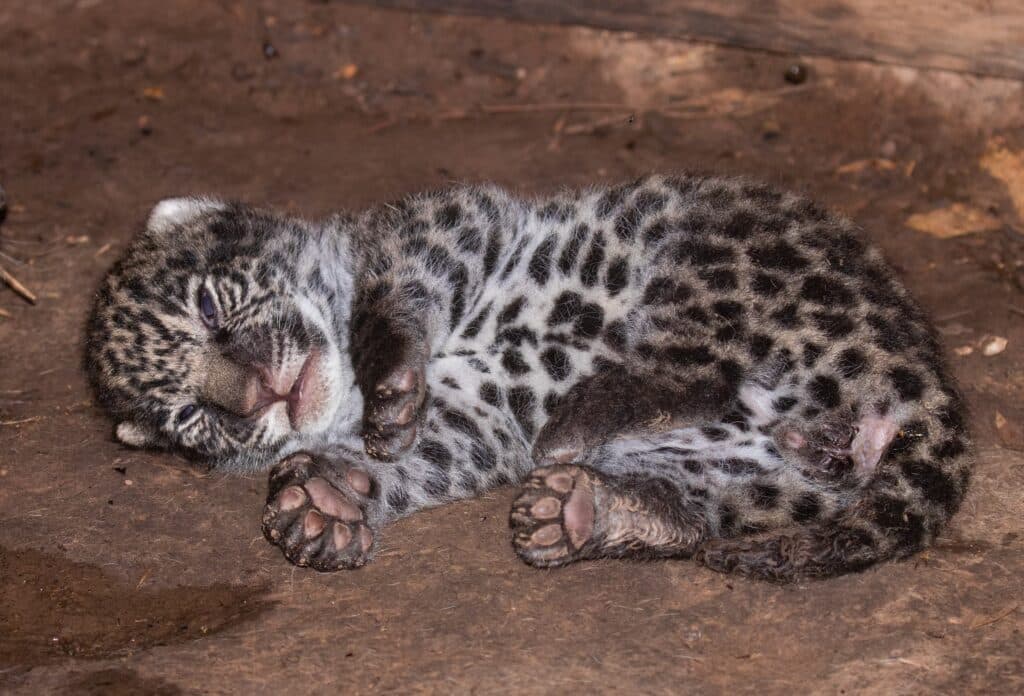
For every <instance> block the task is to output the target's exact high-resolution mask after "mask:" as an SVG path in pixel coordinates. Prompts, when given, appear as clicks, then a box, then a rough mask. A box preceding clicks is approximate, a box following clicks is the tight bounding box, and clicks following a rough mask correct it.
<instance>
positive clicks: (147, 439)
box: [114, 421, 157, 447]
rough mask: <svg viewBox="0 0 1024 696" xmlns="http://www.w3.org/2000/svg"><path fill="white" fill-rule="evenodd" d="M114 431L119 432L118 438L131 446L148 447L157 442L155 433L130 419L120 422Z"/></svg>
mask: <svg viewBox="0 0 1024 696" xmlns="http://www.w3.org/2000/svg"><path fill="white" fill-rule="evenodd" d="M114 432H115V433H116V434H117V439H118V440H120V441H121V442H123V443H124V444H126V445H128V446H129V447H146V446H148V445H153V444H156V442H157V440H156V438H155V437H154V436H153V433H151V432H150V431H149V430H148V429H146V428H144V427H142V426H139V425H136V424H135V423H132V422H130V421H124V422H122V423H118V424H117V428H116V429H115V430H114Z"/></svg>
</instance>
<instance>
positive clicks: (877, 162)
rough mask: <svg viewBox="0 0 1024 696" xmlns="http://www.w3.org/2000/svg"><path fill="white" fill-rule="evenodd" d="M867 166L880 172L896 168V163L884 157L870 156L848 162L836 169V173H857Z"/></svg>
mask: <svg viewBox="0 0 1024 696" xmlns="http://www.w3.org/2000/svg"><path fill="white" fill-rule="evenodd" d="M868 167H872V168H873V169H877V170H878V171H880V172H888V171H891V170H893V169H895V168H896V163H895V162H893V161H892V160H889V159H885V158H884V157H871V158H869V159H861V160H855V161H853V162H848V163H846V164H844V165H843V166H841V167H839V168H838V169H836V174H858V173H860V172H862V171H864V170H865V169H867V168H868Z"/></svg>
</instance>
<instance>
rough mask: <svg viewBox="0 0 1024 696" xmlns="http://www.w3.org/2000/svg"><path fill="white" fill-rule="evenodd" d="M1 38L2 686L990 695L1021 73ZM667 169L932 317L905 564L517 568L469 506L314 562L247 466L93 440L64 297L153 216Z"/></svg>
mask: <svg viewBox="0 0 1024 696" xmlns="http://www.w3.org/2000/svg"><path fill="white" fill-rule="evenodd" d="M0 45H3V46H4V47H5V48H4V60H3V63H2V64H0V85H2V86H3V90H2V91H3V93H4V98H5V101H6V104H5V106H4V112H3V117H2V121H0V186H2V187H3V189H2V190H3V192H4V194H5V196H6V205H7V213H6V219H3V220H2V227H0V269H2V270H3V271H4V272H5V273H6V274H7V275H5V276H4V277H5V284H4V286H0V507H2V512H0V690H3V691H5V692H11V693H26V694H27V693H41V692H58V693H60V692H66V693H103V694H111V693H115V694H116V693H154V694H178V693H236V692H239V691H245V690H249V691H256V692H262V691H269V690H271V689H290V690H298V691H300V692H302V691H322V690H328V689H332V688H347V689H353V690H357V691H358V690H368V689H379V690H382V691H389V690H390V691H401V692H419V691H430V690H445V691H458V692H489V691H495V690H504V691H509V690H518V691H522V692H526V693H543V692H548V691H553V690H559V689H567V688H574V689H577V688H578V689H584V688H590V689H593V690H598V691H604V690H619V689H622V688H629V689H631V690H633V691H637V692H645V693H669V692H677V691H678V690H680V689H681V688H682V686H681V685H690V686H692V688H693V689H694V690H698V691H701V692H706V693H718V692H723V693H725V692H729V693H732V692H737V691H739V692H745V691H755V690H756V691H758V692H759V693H776V692H779V693H781V692H787V691H791V690H793V689H794V688H800V689H803V690H807V689H810V690H815V691H820V692H827V693H836V692H846V693H856V692H864V691H875V692H893V693H904V692H915V693H917V692H921V691H932V690H941V691H954V690H955V691H965V690H977V691H985V692H989V693H1017V692H1020V691H1021V690H1022V689H1024V658H1022V657H1021V656H1022V655H1024V637H1022V635H1021V628H1022V617H1024V591H1022V589H1021V583H1020V580H1019V577H1020V575H1021V573H1022V572H1024V554H1022V553H1021V552H1022V547H1024V538H1022V534H1024V522H1022V520H1024V503H1022V502H1021V495H1020V492H1021V491H1022V490H1024V466H1022V464H1024V455H1022V452H1024V407H1022V406H1021V404H1022V403H1024V378H1022V376H1021V375H1022V371H1021V362H1022V360H1024V358H1022V357H1021V356H1022V354H1021V351H1020V346H1021V345H1024V260H1022V259H1024V235H1022V231H1024V106H1022V105H1024V86H1022V84H1021V83H1020V82H1015V81H1013V80H1007V79H997V78H983V77H976V76H969V75H963V74H957V73H951V72H942V71H935V70H918V69H913V68H907V67H897V66H886V65H879V64H873V63H868V62H849V61H833V60H829V59H825V58H816V57H812V56H796V55H778V54H768V53H761V52H757V51H751V50H741V49H735V48H727V47H713V46H709V45H706V44H699V43H689V42H682V41H672V40H667V39H664V38H654V37H647V36H638V35H633V34H625V33H610V32H602V31H599V30H595V29H586V28H574V27H553V26H544V25H527V24H521V23H513V22H506V21H503V20H499V19H475V18H467V17H447V16H442V15H428V14H416V13H408V12H398V11H387V10H378V9H370V8H366V7H363V6H357V5H348V4H345V3H312V2H299V1H297V0H296V1H293V2H287V3H269V2H266V3H258V2H253V3H230V2H224V3H202V2H198V1H196V0H180V1H178V2H175V3H165V4H158V5H153V6H149V5H148V4H147V5H146V6H144V7H143V6H142V4H141V3H132V2H128V1H127V0H109V1H105V2H104V1H96V0H88V1H85V0H82V1H78V2H63V3H52V4H50V3H43V4H39V5H38V6H28V7H17V8H15V7H13V6H12V7H5V8H2V9H0ZM681 169H685V170H690V171H700V172H708V173H715V174H722V175H746V176H750V177H753V178H756V179H759V180H764V181H767V182H769V183H771V184H773V185H775V186H778V187H780V188H783V189H790V190H796V191H799V192H802V193H804V194H807V195H809V196H810V197H811V198H813V199H815V200H817V201H819V202H821V203H823V204H824V205H826V206H827V207H829V208H832V209H836V210H838V211H840V212H841V213H843V214H845V215H847V216H849V217H850V218H852V219H853V220H854V221H855V222H856V223H858V225H860V226H862V227H863V228H864V229H865V233H866V236H867V237H868V238H869V239H870V240H871V241H872V242H874V243H875V244H876V245H877V246H879V247H880V248H881V250H882V252H883V253H884V254H885V256H886V258H887V259H888V261H889V262H890V263H891V265H892V266H893V267H894V268H895V271H896V273H897V275H898V276H899V278H900V280H901V281H902V283H903V284H905V285H906V286H907V287H908V288H909V290H910V291H911V292H912V293H913V294H914V295H915V296H916V297H917V298H918V299H919V300H920V303H921V304H922V306H923V307H924V309H925V310H926V311H927V312H928V313H929V314H930V315H931V317H932V320H933V321H934V323H935V324H936V326H937V328H938V332H939V336H940V338H941V341H942V344H943V345H942V347H943V350H944V351H945V354H946V356H947V360H948V363H949V366H950V369H951V372H952V373H953V376H954V377H955V378H956V379H957V380H958V382H959V384H960V386H961V388H962V390H963V393H964V395H965V397H966V400H967V403H968V407H969V409H970V413H971V415H970V422H971V429H972V431H973V440H974V447H975V457H976V463H975V466H974V471H973V477H972V480H971V485H970V488H969V490H968V493H967V496H966V499H965V500H964V503H963V505H962V507H961V510H960V512H959V513H958V514H957V516H956V517H954V518H953V521H952V523H951V524H950V525H949V526H948V527H946V528H945V530H944V531H943V532H942V534H941V535H940V536H939V538H938V539H937V541H936V542H935V544H934V545H933V546H932V548H930V549H929V550H928V551H926V552H924V553H922V554H919V555H917V556H914V557H913V558H911V559H910V560H907V561H902V562H891V563H882V564H879V565H876V566H873V567H872V568H870V569H869V570H867V571H865V572H863V573H857V574H852V575H846V576H843V577H840V578H836V579H831V580H826V581H801V582H797V583H795V584H790V585H776V584H770V583H764V582H759V581H754V580H746V579H743V578H740V577H734V576H725V575H721V574H718V573H714V572H711V571H709V570H708V569H706V568H703V567H701V566H699V565H697V564H694V563H687V562H679V561H649V562H645V563H640V564H638V563H635V562H628V561H618V560H598V561H589V560H584V561H581V562H578V563H574V564H572V565H569V566H566V567H564V568H557V569H546V570H538V569H536V568H532V567H529V566H527V565H525V564H523V563H521V562H520V561H519V560H518V559H517V557H516V554H515V552H514V550H513V546H512V532H511V531H510V530H509V526H508V510H509V508H510V506H511V505H512V503H513V501H514V500H515V498H516V496H517V491H516V489H515V488H514V487H512V486H504V487H498V488H496V489H494V490H491V491H489V492H487V493H485V494H484V495H483V497H481V498H478V499H475V500H468V501H462V502H457V503H453V504H451V505H448V506H445V507H441V508H436V509H433V510H429V511H426V512H422V513H418V514H416V515H414V516H411V517H407V518H405V519H403V520H400V521H399V522H397V523H396V524H395V525H393V526H390V527H389V528H388V529H387V533H386V534H385V535H384V536H382V537H381V539H380V540H379V542H378V547H377V550H376V552H375V558H374V561H373V563H371V564H368V565H366V566H365V567H363V568H360V569H358V570H356V571H353V572H349V573H341V574H318V573H315V572H313V571H311V570H308V569H301V568H296V567H293V566H291V565H290V564H288V563H287V562H285V561H284V559H282V558H281V556H280V553H279V552H278V551H277V550H275V549H274V548H273V547H272V546H270V545H268V544H267V543H266V542H265V540H264V539H263V534H262V532H261V529H260V526H261V511H262V508H263V504H264V502H265V498H266V485H267V482H266V476H265V474H263V473H260V474H252V475H248V476H238V475H227V474H224V473H221V472H218V471H212V472H211V471H209V470H207V469H205V468H203V467H202V466H201V465H197V464H196V463H195V462H192V461H189V460H186V459H184V458H182V457H180V456H178V455H175V454H172V453H167V452H163V453H161V452H149V451H141V450H136V449H129V448H126V447H124V446H123V445H121V444H119V443H118V442H117V440H116V439H115V437H114V432H113V431H114V429H113V426H112V423H111V422H110V421H109V420H108V419H107V418H106V416H105V415H104V413H103V412H102V411H101V409H100V408H99V407H98V406H97V405H96V404H95V403H94V399H93V397H92V394H91V392H90V391H89V389H88V386H87V382H86V378H85V374H84V372H83V370H82V352H83V341H84V336H85V322H86V318H87V314H88V311H89V307H90V305H91V303H92V299H93V296H94V293H95V291H96V289H97V287H98V286H99V282H100V279H101V277H102V275H103V273H104V272H105V271H106V270H107V268H108V267H109V266H110V264H111V263H112V262H113V260H114V259H115V258H116V257H117V256H118V254H119V253H120V251H121V250H123V249H124V247H125V245H126V244H127V242H128V241H129V239H130V238H131V237H132V236H133V234H134V233H135V232H136V231H137V230H138V229H139V228H140V227H141V225H142V224H143V222H144V220H145V218H146V215H147V214H148V212H149V211H150V210H151V208H152V207H153V205H154V204H155V203H156V202H157V201H159V200H161V199H164V198H167V197H171V196H179V195H188V194H196V193H211V194H217V195H219V196H222V197H225V198H229V199H236V200H240V201H245V202H249V203H255V204H261V205H263V204H267V205H271V206H274V207H276V208H277V209H279V210H281V211H284V212H286V213H294V214H299V215H303V216H306V217H317V216H321V215H326V214H329V213H332V212H334V211H337V210H340V209H349V210H358V209H362V208H365V207H367V206H370V205H372V204H374V203H379V202H381V201H384V200H391V199H395V198H398V197H400V196H402V195H404V194H407V193H410V192H414V191H418V190H425V189H436V188H440V187H445V186H450V185H452V184H454V183H458V182H469V183H479V182H494V183H497V184H499V185H501V186H503V187H506V188H508V189H510V190H512V191H515V192H517V193H520V194H524V195H534V194H551V193H557V191H558V190H559V189H560V188H561V187H563V186H573V187H578V186H588V185H592V184H596V183H613V182H618V181H626V180H633V179H636V178H637V177H639V176H642V175H644V174H646V173H649V172H654V171H673V170H681ZM11 281H13V282H11ZM26 293H28V296H30V297H31V298H33V299H34V303H32V302H29V301H28V300H27V299H26ZM508 299H512V298H508Z"/></svg>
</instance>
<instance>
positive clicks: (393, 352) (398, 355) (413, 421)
mask: <svg viewBox="0 0 1024 696" xmlns="http://www.w3.org/2000/svg"><path fill="white" fill-rule="evenodd" d="M352 343H353V345H354V346H357V347H358V350H356V351H353V362H354V365H353V367H354V369H355V372H356V383H357V384H358V386H359V389H360V391H361V392H362V393H363V394H364V395H365V399H366V403H365V405H364V407H363V439H364V443H365V448H366V452H367V453H368V454H369V455H370V456H372V457H376V458H378V459H381V460H390V459H393V458H394V457H396V456H397V455H399V454H401V453H402V452H404V451H406V450H407V449H408V448H409V447H410V446H411V445H412V444H413V442H415V440H416V433H417V428H418V427H419V426H420V425H421V423H420V422H419V421H420V418H419V416H420V409H421V407H422V406H423V401H424V398H425V397H426V391H427V390H426V384H425V371H426V364H427V358H428V352H429V350H428V348H427V345H426V337H425V330H424V329H423V328H422V327H420V326H418V325H417V323H416V322H415V321H413V320H411V319H410V320H408V321H403V319H402V314H401V313H399V312H397V311H393V310H391V309H389V305H388V304H387V303H385V302H380V301H378V302H377V303H374V304H368V305H365V306H362V307H360V308H359V309H357V311H356V313H355V315H354V318H353V330H352Z"/></svg>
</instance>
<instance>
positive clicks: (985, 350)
mask: <svg viewBox="0 0 1024 696" xmlns="http://www.w3.org/2000/svg"><path fill="white" fill-rule="evenodd" d="M1007 343H1008V341H1007V340H1006V339H1005V338H1003V337H1002V336H990V337H989V338H986V339H984V340H983V341H982V343H981V354H982V355H984V356H985V357H986V358H991V357H992V356H993V355H999V354H1000V353H1002V352H1003V351H1004V350H1006V344H1007Z"/></svg>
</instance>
